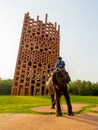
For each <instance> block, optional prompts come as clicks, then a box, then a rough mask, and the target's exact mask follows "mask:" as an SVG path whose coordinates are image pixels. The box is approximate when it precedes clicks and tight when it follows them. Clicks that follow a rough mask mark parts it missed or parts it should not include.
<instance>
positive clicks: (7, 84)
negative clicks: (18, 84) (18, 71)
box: [0, 78, 12, 95]
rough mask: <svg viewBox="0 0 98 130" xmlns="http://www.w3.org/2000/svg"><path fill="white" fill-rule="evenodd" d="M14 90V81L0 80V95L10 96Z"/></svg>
mask: <svg viewBox="0 0 98 130" xmlns="http://www.w3.org/2000/svg"><path fill="white" fill-rule="evenodd" d="M11 88H12V79H6V80H2V79H1V78H0V95H10V94H11Z"/></svg>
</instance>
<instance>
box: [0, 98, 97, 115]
mask: <svg viewBox="0 0 98 130" xmlns="http://www.w3.org/2000/svg"><path fill="white" fill-rule="evenodd" d="M71 102H72V104H88V106H86V107H83V109H82V110H81V111H78V112H77V113H83V112H85V111H86V112H90V111H91V110H90V108H91V107H95V106H97V104H98V97H94V96H71ZM61 104H65V99H64V97H63V96H62V98H61ZM48 105H51V100H50V96H0V113H38V112H34V111H32V108H33V107H39V106H48ZM40 114H47V113H43V112H41V113H40ZM49 114H51V113H49ZM65 114H66V113H65Z"/></svg>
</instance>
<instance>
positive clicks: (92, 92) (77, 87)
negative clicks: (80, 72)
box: [68, 80, 98, 96]
mask: <svg viewBox="0 0 98 130" xmlns="http://www.w3.org/2000/svg"><path fill="white" fill-rule="evenodd" d="M68 89H69V93H70V94H72V95H82V96H98V83H92V82H90V81H81V80H77V81H74V82H70V83H69V84H68Z"/></svg>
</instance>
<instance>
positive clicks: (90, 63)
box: [0, 0, 98, 82]
mask: <svg viewBox="0 0 98 130" xmlns="http://www.w3.org/2000/svg"><path fill="white" fill-rule="evenodd" d="M27 12H29V13H30V17H31V18H34V19H36V16H37V15H39V18H40V20H42V21H44V20H45V14H46V13H48V22H52V23H55V22H57V24H59V25H60V55H61V56H62V58H63V60H64V61H65V63H66V68H67V70H68V72H69V74H70V76H71V79H72V81H74V80H77V79H80V80H86V81H91V82H98V58H97V57H98V0H51V1H50V0H2V1H1V0H0V77H2V78H3V79H7V78H13V76H14V71H15V65H16V59H17V54H18V48H19V42H20V37H21V31H22V25H23V20H24V14H25V13H27Z"/></svg>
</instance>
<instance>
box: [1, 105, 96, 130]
mask: <svg viewBox="0 0 98 130" xmlns="http://www.w3.org/2000/svg"><path fill="white" fill-rule="evenodd" d="M83 106H85V105H79V104H78V105H77V104H74V105H73V111H74V112H75V111H78V110H80V109H81V108H82V107H83ZM64 107H65V106H62V109H63V111H67V109H66V107H65V108H64ZM33 110H34V111H40V112H51V111H52V112H53V111H54V112H55V110H52V109H50V106H48V107H40V108H36V109H33ZM0 130H98V114H95V113H85V114H76V115H74V116H68V115H63V116H62V117H56V116H55V114H54V115H35V114H10V113H9V114H0Z"/></svg>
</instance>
